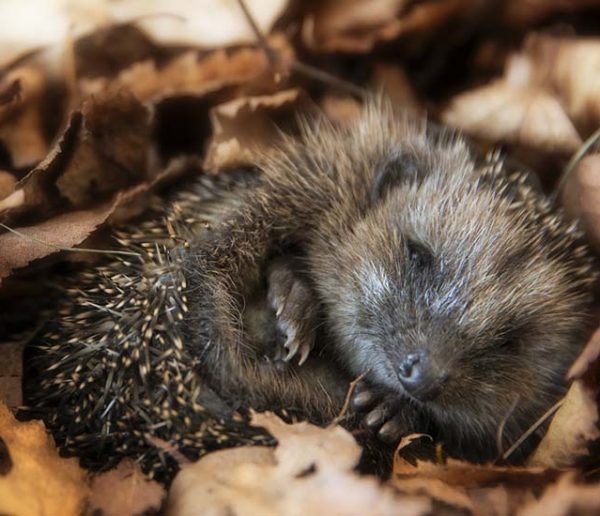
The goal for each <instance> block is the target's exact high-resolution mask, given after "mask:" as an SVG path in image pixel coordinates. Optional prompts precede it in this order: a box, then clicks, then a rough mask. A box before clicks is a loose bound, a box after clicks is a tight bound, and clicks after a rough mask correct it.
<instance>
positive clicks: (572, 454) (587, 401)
mask: <svg viewBox="0 0 600 516" xmlns="http://www.w3.org/2000/svg"><path fill="white" fill-rule="evenodd" d="M599 437H600V430H598V405H597V403H596V393H595V392H594V391H592V390H591V389H590V388H589V387H587V386H586V385H585V384H584V382H583V381H581V380H575V381H574V382H573V383H572V384H571V387H570V388H569V392H568V393H567V395H566V397H565V401H564V403H563V405H562V406H561V407H560V409H559V410H558V411H557V413H556V415H555V416H554V418H553V419H552V422H551V423H550V427H549V428H548V432H547V433H546V435H545V436H544V438H543V439H542V441H541V442H540V444H539V446H538V447H537V449H536V450H535V452H534V453H533V455H532V456H531V457H530V458H529V459H528V461H527V462H528V464H529V465H531V466H536V467H548V468H563V467H568V466H572V465H574V464H575V462H576V461H577V459H580V458H581V457H584V456H586V455H587V454H588V445H589V444H590V443H591V442H592V441H594V440H595V439H598V438H599Z"/></svg>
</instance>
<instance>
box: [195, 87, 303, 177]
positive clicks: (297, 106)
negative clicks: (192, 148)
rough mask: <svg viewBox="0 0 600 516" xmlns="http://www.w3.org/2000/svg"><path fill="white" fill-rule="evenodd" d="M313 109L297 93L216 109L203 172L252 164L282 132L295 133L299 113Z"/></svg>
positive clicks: (233, 102) (240, 101) (245, 99)
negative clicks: (257, 154) (261, 149)
mask: <svg viewBox="0 0 600 516" xmlns="http://www.w3.org/2000/svg"><path fill="white" fill-rule="evenodd" d="M311 108H312V109H314V106H312V104H311V103H310V102H309V101H308V99H307V97H306V95H305V94H304V93H303V92H302V91H301V90H298V89H293V90H283V91H280V92H278V93H275V94H273V95H260V96H255V97H241V98H237V99H235V100H231V101H229V102H226V103H224V104H219V105H218V106H215V107H214V108H212V109H211V111H210V121H211V125H212V137H211V139H210V140H209V143H208V147H207V151H206V158H205V159H204V168H205V169H206V170H208V171H211V172H214V171H218V170H222V169H226V168H232V167H235V166H240V165H243V164H249V163H252V162H253V159H252V157H253V156H256V153H257V152H259V149H260V148H262V147H266V146H269V145H273V144H274V142H276V141H277V140H278V139H279V138H280V137H281V132H280V131H281V130H286V131H285V132H286V133H290V132H293V127H289V126H294V125H295V124H296V122H297V120H298V114H299V113H300V112H303V113H307V112H310V110H311ZM296 130H297V127H296Z"/></svg>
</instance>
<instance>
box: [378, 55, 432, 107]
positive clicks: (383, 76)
mask: <svg viewBox="0 0 600 516" xmlns="http://www.w3.org/2000/svg"><path fill="white" fill-rule="evenodd" d="M371 84H372V85H373V87H374V89H375V90H376V91H381V92H382V93H383V94H384V95H385V96H386V97H387V98H389V99H390V101H391V102H392V105H393V107H394V111H395V112H396V113H398V114H400V115H402V114H406V113H408V114H410V115H412V116H418V115H422V114H424V108H423V105H422V104H421V102H420V101H419V99H418V97H417V93H416V91H415V90H414V88H413V86H412V84H411V83H410V81H409V80H408V77H407V75H406V73H405V72H404V70H403V69H402V68H400V67H399V66H394V65H390V64H386V63H379V64H377V65H375V68H374V70H373V76H372V77H371Z"/></svg>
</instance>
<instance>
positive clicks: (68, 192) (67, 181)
mask: <svg viewBox="0 0 600 516" xmlns="http://www.w3.org/2000/svg"><path fill="white" fill-rule="evenodd" d="M150 133H151V121H150V115H149V112H148V110H147V109H146V108H145V107H144V106H143V105H142V104H141V103H140V102H139V101H137V100H136V99H135V98H134V97H133V96H132V95H131V94H128V93H125V92H120V93H116V94H114V95H102V96H98V97H94V98H90V99H88V101H86V102H85V103H84V104H83V107H82V110H81V111H76V112H75V113H73V114H72V115H71V118H70V121H69V124H68V126H67V128H66V129H65V131H64V133H63V135H62V138H61V139H60V141H59V142H58V144H57V145H56V146H55V147H54V148H53V149H52V151H51V152H50V154H49V155H48V156H47V157H46V158H45V159H44V161H43V162H42V163H40V164H39V166H38V167H36V168H35V169H34V170H32V171H31V172H30V173H29V174H28V175H27V176H26V177H25V178H23V179H22V180H21V181H20V182H19V183H18V185H17V189H16V190H15V192H14V193H13V194H12V195H11V196H10V197H9V198H7V199H4V201H1V202H0V209H2V208H7V207H13V210H12V211H11V212H10V216H11V220H15V219H16V218H20V217H23V216H26V217H27V218H28V220H31V219H32V218H35V219H37V220H39V219H43V218H47V217H48V216H51V215H53V214H55V213H60V212H64V211H65V210H67V209H73V208H75V209H82V208H84V209H87V208H89V207H90V206H94V205H97V204H98V202H102V201H104V200H106V199H108V198H110V197H111V196H112V195H113V194H114V193H115V192H117V191H118V190H121V189H124V188H127V187H129V186H132V185H135V184H136V183H141V182H144V181H146V180H147V179H148V174H149V172H148V165H147V162H148V156H149V151H150V138H151V134H150ZM17 196H22V198H19V201H20V202H17V203H15V202H13V201H14V200H15V197H17ZM15 205H16V206H15Z"/></svg>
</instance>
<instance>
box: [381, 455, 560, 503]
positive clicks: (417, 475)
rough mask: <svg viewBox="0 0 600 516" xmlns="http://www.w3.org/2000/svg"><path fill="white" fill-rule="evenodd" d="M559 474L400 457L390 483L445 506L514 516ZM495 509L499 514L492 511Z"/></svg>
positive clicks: (527, 469)
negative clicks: (412, 463) (517, 509)
mask: <svg viewBox="0 0 600 516" xmlns="http://www.w3.org/2000/svg"><path fill="white" fill-rule="evenodd" d="M558 475H559V472H558V471H554V470H549V469H545V468H516V467H500V466H493V465H477V464H470V463H467V462H462V461H458V460H453V459H449V460H448V462H447V463H446V464H433V463H430V462H423V461H417V464H416V466H411V465H410V464H408V463H407V462H406V461H404V460H402V459H401V458H400V459H399V458H398V456H396V458H395V461H394V473H393V474H392V478H391V480H390V481H389V483H390V484H391V485H392V486H394V487H395V488H396V489H398V490H399V491H401V492H403V493H407V494H412V495H418V494H421V495H427V496H428V497H430V498H432V499H434V500H436V501H437V502H438V503H441V504H443V505H445V506H451V507H453V508H454V509H456V510H460V511H469V512H472V513H474V514H513V513H514V510H515V509H516V508H517V507H518V506H520V505H522V504H523V502H524V501H525V500H528V499H530V498H532V497H533V492H535V491H538V490H539V489H540V488H541V487H544V486H546V485H548V484H549V483H551V482H553V481H554V480H555V479H556V478H557V477H558ZM491 506H493V507H495V508H496V509H497V512H493V511H491Z"/></svg>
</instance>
